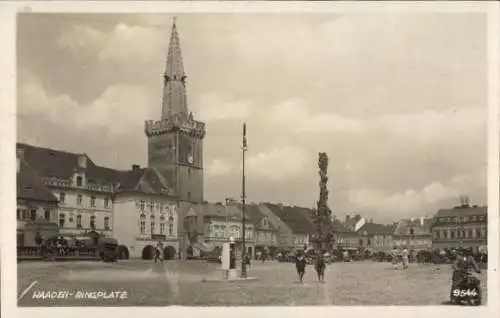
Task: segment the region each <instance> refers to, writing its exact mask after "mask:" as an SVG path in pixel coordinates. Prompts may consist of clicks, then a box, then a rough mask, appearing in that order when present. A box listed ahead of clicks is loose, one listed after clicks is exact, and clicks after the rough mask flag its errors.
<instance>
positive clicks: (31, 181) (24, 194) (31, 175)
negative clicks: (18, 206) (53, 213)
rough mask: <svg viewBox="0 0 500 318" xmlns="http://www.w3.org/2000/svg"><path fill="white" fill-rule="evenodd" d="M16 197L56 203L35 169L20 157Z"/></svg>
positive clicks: (55, 199)
mask: <svg viewBox="0 0 500 318" xmlns="http://www.w3.org/2000/svg"><path fill="white" fill-rule="evenodd" d="M17 198H18V199H24V200H34V201H43V202H50V203H56V202H58V200H57V198H56V197H55V196H54V194H53V193H52V191H50V189H49V188H47V187H46V186H45V185H44V184H43V182H42V180H41V179H40V176H39V175H38V174H37V173H36V171H35V170H34V169H33V168H32V167H31V166H30V165H29V164H28V163H27V162H26V161H25V160H22V159H20V170H19V173H17Z"/></svg>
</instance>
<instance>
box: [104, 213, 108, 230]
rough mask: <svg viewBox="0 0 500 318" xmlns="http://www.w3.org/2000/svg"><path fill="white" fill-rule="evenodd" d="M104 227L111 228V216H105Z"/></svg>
mask: <svg viewBox="0 0 500 318" xmlns="http://www.w3.org/2000/svg"><path fill="white" fill-rule="evenodd" d="M104 229H105V230H109V216H106V217H105V218H104Z"/></svg>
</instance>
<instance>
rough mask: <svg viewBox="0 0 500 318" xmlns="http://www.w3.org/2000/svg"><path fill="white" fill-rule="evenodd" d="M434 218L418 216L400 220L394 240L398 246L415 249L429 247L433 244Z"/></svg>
mask: <svg viewBox="0 0 500 318" xmlns="http://www.w3.org/2000/svg"><path fill="white" fill-rule="evenodd" d="M431 225H432V218H428V217H418V218H411V219H404V220H401V221H399V222H398V223H397V224H396V226H395V229H394V235H393V242H394V245H395V246H396V247H407V248H411V249H414V250H422V249H429V248H431V246H432V235H431Z"/></svg>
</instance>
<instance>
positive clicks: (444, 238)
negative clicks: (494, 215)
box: [432, 205, 488, 250]
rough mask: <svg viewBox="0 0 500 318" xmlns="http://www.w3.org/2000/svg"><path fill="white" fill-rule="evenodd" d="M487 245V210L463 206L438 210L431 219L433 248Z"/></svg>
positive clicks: (485, 208) (479, 246) (477, 247)
mask: <svg viewBox="0 0 500 318" xmlns="http://www.w3.org/2000/svg"><path fill="white" fill-rule="evenodd" d="M487 244H488V208H487V207H478V206H469V205H463V206H459V207H455V208H452V209H442V210H439V211H438V212H437V213H436V214H435V215H434V217H433V223H432V246H433V247H434V248H457V247H472V248H474V249H475V250H478V249H480V248H485V247H486V246H487Z"/></svg>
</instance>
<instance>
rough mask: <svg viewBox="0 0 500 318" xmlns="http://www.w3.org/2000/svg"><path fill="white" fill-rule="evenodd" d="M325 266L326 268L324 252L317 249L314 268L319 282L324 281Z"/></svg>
mask: <svg viewBox="0 0 500 318" xmlns="http://www.w3.org/2000/svg"><path fill="white" fill-rule="evenodd" d="M325 268H326V262H325V256H324V253H323V252H322V251H319V252H317V253H316V264H315V269H316V274H317V275H318V281H319V282H320V283H324V282H325Z"/></svg>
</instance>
